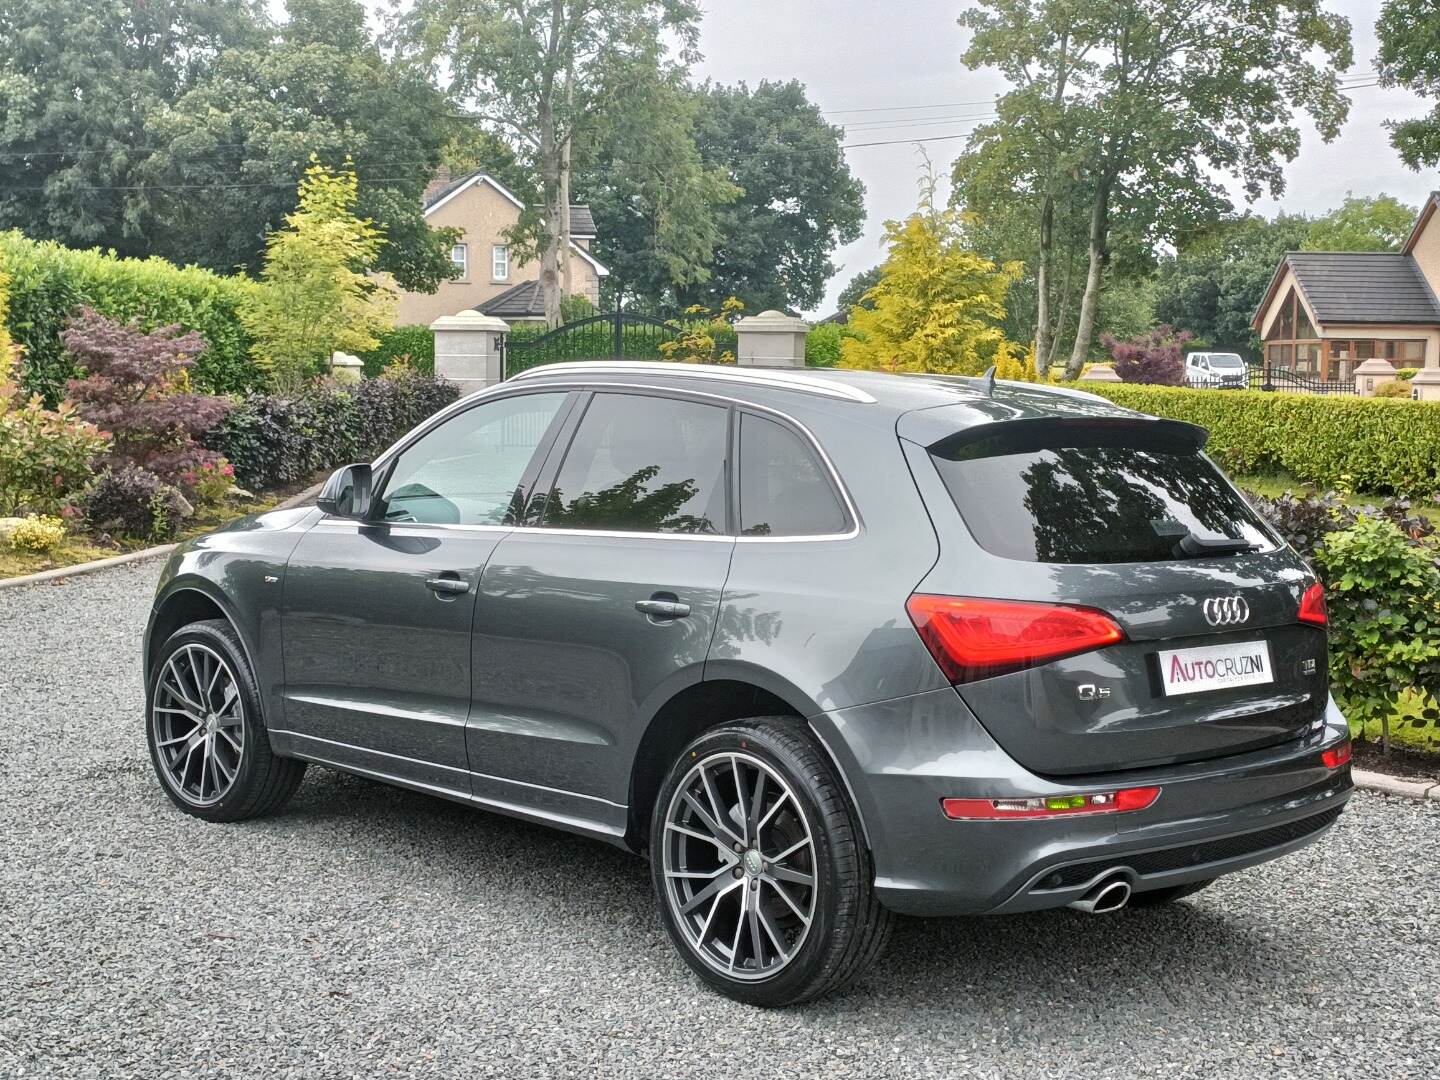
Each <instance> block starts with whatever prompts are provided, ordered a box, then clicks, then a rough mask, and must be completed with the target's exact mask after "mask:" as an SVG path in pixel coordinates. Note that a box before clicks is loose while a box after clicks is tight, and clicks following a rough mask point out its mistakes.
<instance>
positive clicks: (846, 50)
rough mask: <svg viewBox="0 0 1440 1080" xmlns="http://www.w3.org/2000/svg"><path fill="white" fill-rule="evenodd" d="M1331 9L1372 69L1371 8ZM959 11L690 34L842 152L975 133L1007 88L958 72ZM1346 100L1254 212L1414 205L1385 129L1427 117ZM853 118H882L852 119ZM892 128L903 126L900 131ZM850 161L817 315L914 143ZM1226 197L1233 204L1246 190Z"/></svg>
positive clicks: (743, 14) (870, 238)
mask: <svg viewBox="0 0 1440 1080" xmlns="http://www.w3.org/2000/svg"><path fill="white" fill-rule="evenodd" d="M1327 6H1328V7H1330V8H1331V9H1332V10H1338V11H1340V12H1341V13H1343V14H1344V15H1346V16H1347V17H1348V18H1349V19H1350V22H1351V25H1352V30H1353V34H1354V42H1355V64H1354V67H1352V68H1351V71H1352V72H1355V73H1361V72H1370V71H1373V70H1374V61H1375V51H1376V46H1375V30H1374V22H1375V15H1376V12H1377V9H1378V7H1379V3H1378V0H1330V2H1329V3H1328V4H1327ZM964 7H965V4H964V3H963V2H957V0H891V2H890V3H888V4H885V5H883V6H877V4H876V3H875V2H874V0H825V2H820V0H709V3H708V4H707V5H706V13H705V20H704V23H703V24H702V28H701V35H700V45H701V49H702V51H703V52H704V53H705V60H704V62H703V63H702V64H701V65H700V67H699V69H698V71H697V73H696V74H697V76H698V77H700V78H706V77H709V78H712V79H715V80H717V81H719V82H726V83H733V82H739V81H745V82H749V83H752V84H753V83H757V82H759V81H760V80H762V79H790V78H798V79H799V80H800V81H801V82H803V83H805V85H806V86H807V87H808V89H809V93H810V98H811V100H813V101H814V102H816V104H818V105H819V106H820V108H821V109H822V110H824V111H825V112H826V114H827V118H828V119H830V120H831V122H833V123H838V124H844V125H845V127H846V129H847V131H846V139H845V141H846V143H847V144H848V143H860V142H880V141H889V140H894V139H901V140H912V139H916V138H921V137H933V136H945V135H953V134H957V133H963V132H966V131H968V130H970V129H971V128H972V127H974V126H975V125H974V123H973V122H969V123H967V122H965V121H964V120H963V119H958V118H962V117H966V116H975V115H978V114H982V113H984V112H985V111H986V110H985V107H984V105H973V104H968V103H971V102H983V101H985V100H987V99H989V98H992V97H994V95H995V94H997V93H999V92H1001V91H1003V90H1004V88H1005V86H1004V82H1003V80H1002V79H1000V78H999V77H998V76H997V75H996V74H995V73H993V72H986V71H968V70H966V68H965V67H964V66H963V65H962V64H961V63H960V55H961V53H962V52H963V51H964V47H965V43H966V35H965V33H964V32H962V31H961V29H960V27H958V26H956V25H955V17H956V15H957V13H958V12H959V11H961V10H962V9H963V8H964ZM1351 101H1352V105H1351V109H1350V119H1349V121H1348V122H1347V123H1346V125H1345V128H1344V130H1343V132H1342V133H1341V135H1340V137H1339V138H1338V139H1336V140H1335V141H1334V142H1332V143H1331V144H1329V145H1328V146H1327V145H1325V144H1323V143H1321V142H1320V139H1319V136H1318V135H1316V134H1315V132H1314V130H1313V129H1312V128H1310V127H1308V126H1306V127H1305V129H1304V138H1303V143H1302V150H1301V153H1300V156H1299V157H1298V158H1296V160H1295V161H1293V162H1291V164H1290V165H1289V167H1288V169H1287V170H1286V188H1287V190H1286V193H1285V196H1284V197H1283V198H1282V199H1281V200H1280V201H1279V202H1278V203H1277V202H1275V201H1274V200H1269V199H1267V200H1265V201H1263V202H1261V203H1259V204H1257V205H1256V206H1255V209H1256V210H1257V211H1258V212H1260V213H1264V214H1267V215H1269V214H1273V213H1275V211H1276V209H1277V208H1284V209H1286V210H1291V211H1305V212H1317V211H1323V210H1328V209H1330V208H1331V207H1333V206H1335V205H1337V204H1338V203H1339V202H1340V200H1341V199H1343V198H1344V196H1345V193H1346V192H1347V191H1353V192H1355V193H1356V194H1357V195H1362V194H1363V195H1374V194H1377V193H1379V192H1386V193H1388V194H1391V195H1394V196H1396V197H1398V198H1400V199H1402V200H1404V201H1405V202H1409V203H1412V204H1418V203H1419V202H1420V200H1421V199H1422V198H1423V197H1424V195H1425V193H1426V192H1428V191H1429V190H1430V189H1431V188H1432V187H1440V183H1437V178H1436V176H1435V175H1434V174H1433V173H1432V172H1428V171H1427V172H1422V173H1414V172H1411V171H1410V170H1409V169H1407V168H1405V167H1404V166H1403V165H1402V164H1401V163H1400V160H1399V158H1397V157H1396V156H1395V152H1394V151H1393V150H1392V149H1391V148H1390V143H1389V140H1388V138H1387V135H1386V131H1385V129H1384V128H1383V127H1382V122H1383V121H1384V120H1386V119H1389V118H1395V117H1407V116H1414V115H1417V114H1419V113H1422V112H1424V111H1425V106H1424V104H1423V103H1422V102H1421V101H1420V100H1419V99H1418V98H1415V97H1414V96H1413V95H1411V94H1408V93H1405V92H1402V91H1397V90H1386V89H1384V88H1382V87H1378V86H1376V87H1370V88H1367V89H1359V90H1356V91H1354V92H1353V93H1352V94H1351ZM913 106H937V107H935V108H925V109H915V108H910V107H913ZM941 106H943V107H941ZM860 109H867V110H881V109H883V110H884V111H871V112H859V111H850V110H860ZM916 117H921V118H934V117H940V118H944V119H943V120H931V119H924V120H919V121H917V120H916V119H915V118H916ZM901 123H903V124H905V125H908V126H896V125H897V124H901ZM862 125H863V126H862ZM962 145H963V140H962V139H948V140H946V141H943V142H939V141H937V142H930V143H926V144H925V146H926V149H927V150H928V151H929V153H930V156H931V159H932V160H933V161H934V162H935V163H936V165H937V167H939V168H940V169H941V170H942V171H948V169H947V168H946V167H948V165H949V163H950V161H951V160H952V159H953V158H954V157H955V155H956V153H957V152H958V151H959V149H960V147H961V146H962ZM846 154H847V157H848V159H849V161H850V168H851V170H852V171H853V172H854V173H855V175H856V176H858V177H859V178H860V180H861V181H863V182H864V184H865V188H866V196H865V208H866V221H865V234H864V235H863V236H862V237H861V238H860V239H859V240H858V241H856V242H855V243H853V244H850V245H847V246H846V247H844V248H842V249H841V250H840V251H839V253H838V255H837V257H836V262H837V264H839V265H841V266H842V269H841V271H840V272H839V273H838V274H837V275H836V277H835V279H834V280H833V281H831V283H830V288H829V290H828V292H827V295H826V298H825V304H824V310H823V311H821V312H819V313H818V314H822V315H823V314H828V313H829V312H830V311H832V310H834V301H835V296H836V294H837V293H838V292H839V291H840V289H841V288H842V287H843V286H844V285H845V283H846V282H847V281H849V279H850V277H851V276H852V275H853V274H855V273H858V272H859V271H861V270H864V269H865V268H866V267H868V266H871V265H873V264H874V263H876V262H878V261H879V259H880V258H881V254H882V252H881V248H880V234H881V226H882V223H883V222H884V221H885V219H886V218H895V217H903V216H904V215H905V214H906V213H908V212H909V211H910V210H911V209H912V208H913V207H914V205H915V197H916V187H915V181H916V176H917V168H918V165H919V158H918V157H917V151H916V147H915V146H914V145H912V144H910V143H909V142H901V143H898V144H895V145H889V146H871V147H857V148H854V149H850V150H847V151H846ZM1236 200H1237V205H1242V204H1243V195H1239V194H1238V193H1237V196H1236Z"/></svg>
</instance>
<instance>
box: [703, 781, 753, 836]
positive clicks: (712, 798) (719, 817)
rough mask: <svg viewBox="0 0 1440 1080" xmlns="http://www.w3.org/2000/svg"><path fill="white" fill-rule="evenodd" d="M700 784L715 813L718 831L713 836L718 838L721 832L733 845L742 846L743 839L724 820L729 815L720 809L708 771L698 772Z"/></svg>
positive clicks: (718, 799)
mask: <svg viewBox="0 0 1440 1080" xmlns="http://www.w3.org/2000/svg"><path fill="white" fill-rule="evenodd" d="M700 783H701V784H703V785H704V787H705V798H706V799H708V800H709V802H710V805H711V807H712V808H713V809H714V812H715V822H716V826H717V830H718V831H717V832H716V834H715V835H716V836H719V835H720V832H721V831H723V832H724V834H725V835H726V836H728V837H730V839H731V840H733V841H734V842H735V843H737V844H744V843H745V838H744V837H743V836H741V835H740V834H739V833H737V832H736V831H735V830H734V829H733V828H731V826H730V824H729V823H728V821H727V820H726V819H727V818H728V817H729V816H730V815H729V814H728V813H726V812H725V811H723V810H721V809H720V798H719V796H718V795H716V794H715V784H714V782H713V781H712V780H711V779H710V770H709V769H705V768H702V769H701V770H700Z"/></svg>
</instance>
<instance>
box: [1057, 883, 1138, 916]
mask: <svg viewBox="0 0 1440 1080" xmlns="http://www.w3.org/2000/svg"><path fill="white" fill-rule="evenodd" d="M1129 902H1130V883H1129V882H1128V881H1126V880H1125V879H1124V878H1111V879H1110V880H1108V881H1102V882H1100V884H1098V885H1096V886H1095V887H1094V888H1093V889H1091V890H1090V891H1089V892H1087V893H1086V894H1085V895H1084V896H1082V897H1081V898H1080V899H1079V900H1071V901H1070V903H1069V904H1067V905H1066V906H1067V907H1072V908H1074V909H1075V910H1076V911H1083V912H1085V914H1087V915H1103V914H1105V912H1107V911H1119V910H1120V909H1121V908H1123V907H1124V906H1125V905H1126V904H1127V903H1129Z"/></svg>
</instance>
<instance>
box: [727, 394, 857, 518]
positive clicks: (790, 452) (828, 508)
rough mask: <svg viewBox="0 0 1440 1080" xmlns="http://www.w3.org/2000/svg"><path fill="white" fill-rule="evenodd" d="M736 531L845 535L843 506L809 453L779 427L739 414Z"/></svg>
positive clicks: (810, 450)
mask: <svg viewBox="0 0 1440 1080" xmlns="http://www.w3.org/2000/svg"><path fill="white" fill-rule="evenodd" d="M739 461H740V532H741V534H742V535H745V536H821V535H829V534H834V533H842V532H844V531H845V529H846V526H847V522H846V517H845V508H844V507H843V506H842V505H841V504H840V498H839V496H838V495H837V494H836V493H835V488H834V486H833V485H832V484H831V483H830V479H829V477H828V476H827V475H826V471H825V469H824V467H823V466H822V465H821V463H820V461H819V459H818V458H817V457H816V456H815V451H814V449H813V448H812V447H811V446H810V445H809V444H807V443H806V442H805V440H804V439H802V438H801V437H800V435H799V434H798V433H797V432H795V431H793V430H791V429H790V428H789V427H786V426H785V425H784V424H779V423H776V422H775V421H774V420H767V419H766V418H765V417H763V416H756V415H754V414H753V413H742V414H741V416H740V454H739Z"/></svg>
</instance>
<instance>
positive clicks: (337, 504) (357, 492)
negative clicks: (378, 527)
mask: <svg viewBox="0 0 1440 1080" xmlns="http://www.w3.org/2000/svg"><path fill="white" fill-rule="evenodd" d="M370 494H371V475H370V466H369V464H368V463H366V462H359V463H357V464H355V465H343V466H341V467H340V468H338V469H336V470H335V471H334V472H333V473H331V474H330V479H328V480H326V481H325V485H324V486H323V487H322V488H321V489H320V495H319V497H317V498H316V500H315V505H316V506H318V507H320V509H321V510H323V511H325V513H327V514H330V515H332V516H334V517H343V518H357V519H361V520H363V519H364V518H366V517H368V516H369V515H370Z"/></svg>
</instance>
